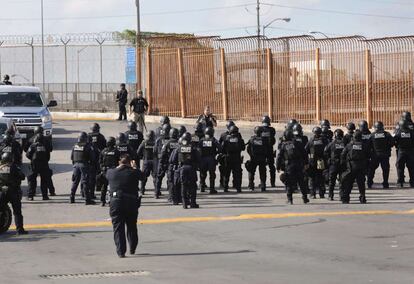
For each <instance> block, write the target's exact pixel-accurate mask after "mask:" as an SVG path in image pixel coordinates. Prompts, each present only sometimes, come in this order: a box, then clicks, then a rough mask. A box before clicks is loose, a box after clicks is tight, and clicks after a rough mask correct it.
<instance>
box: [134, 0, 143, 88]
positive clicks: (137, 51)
mask: <svg viewBox="0 0 414 284" xmlns="http://www.w3.org/2000/svg"><path fill="white" fill-rule="evenodd" d="M135 5H136V6H137V38H136V40H135V41H136V42H135V65H136V66H135V73H136V74H135V77H136V78H135V80H136V89H137V90H136V91H137V92H138V90H140V89H141V88H142V86H141V12H140V3H139V0H135Z"/></svg>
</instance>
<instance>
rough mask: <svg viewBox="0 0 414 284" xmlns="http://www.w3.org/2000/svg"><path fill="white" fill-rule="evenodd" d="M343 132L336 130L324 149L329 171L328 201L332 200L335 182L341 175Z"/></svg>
mask: <svg viewBox="0 0 414 284" xmlns="http://www.w3.org/2000/svg"><path fill="white" fill-rule="evenodd" d="M343 139H344V132H343V131H342V130H341V129H336V130H335V134H334V139H333V140H332V142H331V143H329V144H328V146H326V148H325V157H326V160H327V161H328V170H329V199H330V200H334V190H335V185H336V180H337V178H338V177H340V176H341V174H342V167H341V154H342V151H343V150H344V149H345V144H344V141H343Z"/></svg>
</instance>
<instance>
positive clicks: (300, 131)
mask: <svg viewBox="0 0 414 284" xmlns="http://www.w3.org/2000/svg"><path fill="white" fill-rule="evenodd" d="M292 130H293V135H295V136H302V135H303V128H302V125H300V124H299V123H297V124H295V125H294V126H293V128H292Z"/></svg>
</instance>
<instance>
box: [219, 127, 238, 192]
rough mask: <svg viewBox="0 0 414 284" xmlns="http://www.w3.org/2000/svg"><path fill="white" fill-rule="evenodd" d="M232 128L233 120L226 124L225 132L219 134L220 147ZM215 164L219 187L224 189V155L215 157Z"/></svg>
mask: <svg viewBox="0 0 414 284" xmlns="http://www.w3.org/2000/svg"><path fill="white" fill-rule="evenodd" d="M232 126H235V123H234V121H233V120H229V121H227V123H226V129H227V130H226V131H224V132H223V133H222V134H220V138H219V143H220V145H222V144H223V141H224V139H226V137H227V135H229V134H230V133H229V130H230V128H231V127H232ZM217 162H218V164H219V167H218V168H219V172H220V186H221V187H223V188H224V176H225V175H226V164H225V160H224V155H223V154H222V153H220V154H219V155H218V156H217Z"/></svg>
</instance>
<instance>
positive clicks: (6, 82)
mask: <svg viewBox="0 0 414 284" xmlns="http://www.w3.org/2000/svg"><path fill="white" fill-rule="evenodd" d="M3 84H4V85H13V83H12V82H11V81H10V76H9V75H7V74H6V75H4V77H3Z"/></svg>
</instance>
